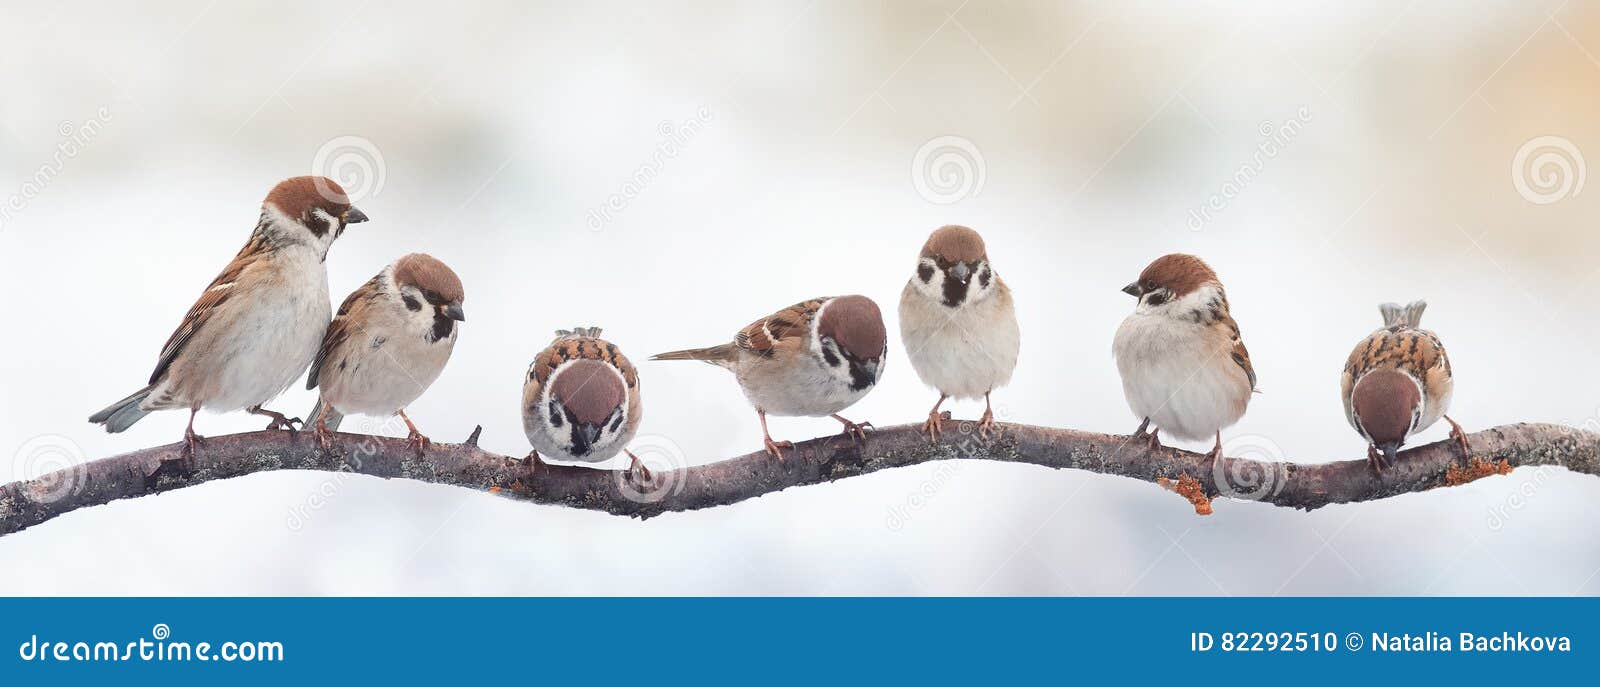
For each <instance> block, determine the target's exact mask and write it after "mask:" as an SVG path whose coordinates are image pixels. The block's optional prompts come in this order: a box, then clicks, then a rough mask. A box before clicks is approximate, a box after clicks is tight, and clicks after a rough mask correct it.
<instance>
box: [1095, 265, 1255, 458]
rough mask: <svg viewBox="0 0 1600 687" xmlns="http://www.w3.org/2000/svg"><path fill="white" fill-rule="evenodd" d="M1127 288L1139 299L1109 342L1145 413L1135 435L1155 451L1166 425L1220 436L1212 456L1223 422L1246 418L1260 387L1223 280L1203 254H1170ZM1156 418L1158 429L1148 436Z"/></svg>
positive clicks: (1131, 396) (1125, 384) (1139, 411)
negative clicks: (1254, 394)
mask: <svg viewBox="0 0 1600 687" xmlns="http://www.w3.org/2000/svg"><path fill="white" fill-rule="evenodd" d="M1122 291H1123V293H1126V294H1128V295H1130V296H1133V297H1134V298H1137V299H1139V304H1138V305H1137V306H1136V307H1135V308H1134V311H1133V314H1131V315H1129V316H1128V317H1127V319H1125V320H1123V321H1122V326H1120V327H1118V328H1117V335H1116V338H1115V340H1114V341H1113V343H1112V353H1113V354H1114V355H1115V356H1116V359H1117V372H1118V373H1120V374H1121V376H1122V393H1123V395H1125V396H1126V397H1127V399H1128V407H1129V408H1131V409H1133V413H1134V415H1136V416H1138V417H1140V418H1142V422H1141V423H1140V424H1139V429H1138V430H1136V431H1135V432H1134V438H1143V439H1146V440H1147V441H1148V442H1149V445H1150V447H1151V448H1152V449H1154V448H1159V447H1160V446H1161V441H1160V438H1159V435H1158V433H1159V432H1160V431H1162V430H1166V432H1167V433H1168V434H1171V435H1172V436H1175V437H1178V438H1179V439H1186V440H1190V441H1198V440H1203V439H1209V438H1211V437H1212V436H1213V435H1215V436H1216V442H1217V443H1216V446H1215V447H1214V448H1212V449H1211V452H1210V454H1209V458H1210V460H1212V461H1215V460H1216V459H1217V458H1219V457H1220V456H1221V455H1222V428H1223V427H1227V426H1229V425H1232V424H1233V423H1235V422H1238V421H1239V418H1240V417H1243V416H1244V411H1245V407H1246V406H1247V405H1249V403H1250V395H1251V394H1252V393H1254V392H1255V389H1256V372H1255V368H1253V367H1251V365H1250V352H1249V351H1247V350H1245V347H1244V342H1243V341H1241V340H1240V338H1239V325H1238V324H1237V323H1235V322H1234V321H1233V316H1232V315H1230V314H1229V313H1228V296H1227V294H1225V293H1223V290H1222V282H1221V281H1219V280H1218V279H1217V273H1216V272H1213V271H1212V270H1211V267H1210V266H1208V265H1206V263H1205V262H1204V261H1202V260H1200V258H1197V257H1195V256H1193V255H1182V254H1173V255H1166V256H1162V257H1160V258H1157V259H1156V260H1155V262H1152V263H1150V265H1149V266H1148V267H1146V268H1144V272H1142V273H1141V274H1140V275H1139V279H1138V280H1137V281H1134V282H1133V283H1132V284H1129V285H1127V286H1125V287H1123V288H1122ZM1151 423H1154V424H1155V427H1156V428H1155V429H1152V430H1150V432H1149V433H1148V434H1146V433H1145V429H1146V428H1148V427H1149V426H1150V425H1151Z"/></svg>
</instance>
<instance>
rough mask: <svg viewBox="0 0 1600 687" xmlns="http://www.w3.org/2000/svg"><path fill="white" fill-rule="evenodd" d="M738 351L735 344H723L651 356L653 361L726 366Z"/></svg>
mask: <svg viewBox="0 0 1600 687" xmlns="http://www.w3.org/2000/svg"><path fill="white" fill-rule="evenodd" d="M737 351H738V349H737V348H735V347H734V345H733V344H722V345H720V346H712V347H710V348H691V349H688V350H683V351H669V352H667V353H658V354H656V355H653V356H650V359H651V360H699V361H702V362H707V363H711V364H712V365H725V364H727V363H730V362H733V359H734V355H735V354H736V353H737Z"/></svg>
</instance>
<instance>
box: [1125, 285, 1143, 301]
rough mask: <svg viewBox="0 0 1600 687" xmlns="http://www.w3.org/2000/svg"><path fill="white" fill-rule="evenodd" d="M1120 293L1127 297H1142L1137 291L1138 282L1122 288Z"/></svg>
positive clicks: (1141, 293) (1139, 291) (1138, 290)
mask: <svg viewBox="0 0 1600 687" xmlns="http://www.w3.org/2000/svg"><path fill="white" fill-rule="evenodd" d="M1122 292H1123V293H1125V294H1128V295H1129V296H1133V297H1134V298H1138V297H1140V296H1143V295H1144V293H1143V292H1142V291H1141V290H1140V289H1139V282H1134V283H1132V284H1129V285H1127V286H1124V287H1122Z"/></svg>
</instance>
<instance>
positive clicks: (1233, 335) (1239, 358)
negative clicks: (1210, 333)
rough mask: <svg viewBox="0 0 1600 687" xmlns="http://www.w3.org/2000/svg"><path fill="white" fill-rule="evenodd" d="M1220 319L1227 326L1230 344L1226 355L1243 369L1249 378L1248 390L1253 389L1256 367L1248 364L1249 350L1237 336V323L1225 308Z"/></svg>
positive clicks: (1254, 386)
mask: <svg viewBox="0 0 1600 687" xmlns="http://www.w3.org/2000/svg"><path fill="white" fill-rule="evenodd" d="M1221 321H1222V325H1223V326H1225V327H1227V332H1228V335H1229V343H1230V344H1231V346H1232V348H1231V349H1229V351H1228V355H1229V356H1231V357H1232V358H1233V362H1234V363H1235V364H1237V365H1238V366H1239V367H1240V368H1242V369H1243V370H1244V374H1245V376H1246V377H1248V378H1249V379H1250V390H1251V391H1255V389H1256V368H1255V367H1254V366H1253V365H1251V364H1250V350H1249V349H1247V348H1245V347H1244V339H1243V338H1241V337H1240V336H1239V323H1238V322H1235V321H1234V320H1233V315H1232V314H1230V313H1228V312H1227V311H1226V310H1224V311H1223V312H1222V320H1221Z"/></svg>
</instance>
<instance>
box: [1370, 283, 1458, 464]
mask: <svg viewBox="0 0 1600 687" xmlns="http://www.w3.org/2000/svg"><path fill="white" fill-rule="evenodd" d="M1427 307H1428V304H1427V303H1425V302H1423V301H1415V302H1412V303H1411V304H1409V305H1406V306H1404V307H1401V306H1400V305H1397V304H1395V303H1384V304H1382V305H1380V306H1378V311H1379V312H1381V313H1382V314H1383V328H1381V329H1379V330H1378V331H1375V332H1373V333H1372V334H1371V335H1369V336H1368V337H1367V338H1365V339H1362V341H1361V343H1359V344H1356V348H1355V350H1354V351H1351V352H1350V359H1349V360H1348V361H1347V362H1345V364H1344V376H1343V380H1342V383H1341V385H1340V396H1341V397H1342V398H1343V399H1344V415H1345V419H1347V420H1349V421H1350V426H1351V427H1354V428H1355V430H1356V431H1357V432H1359V433H1360V434H1361V436H1362V438H1364V439H1366V440H1367V462H1369V463H1371V464H1372V469H1373V470H1374V471H1376V472H1378V473H1380V474H1381V473H1382V472H1383V470H1384V469H1385V468H1387V467H1389V466H1390V465H1392V464H1393V463H1394V458H1395V453H1396V452H1398V451H1399V450H1400V447H1401V446H1404V445H1405V443H1406V439H1407V438H1409V437H1410V436H1411V435H1413V434H1416V433H1417V432H1421V431H1422V430H1425V429H1427V428H1428V427H1429V426H1431V425H1433V423H1435V422H1438V421H1439V418H1441V417H1442V418H1444V421H1445V422H1448V423H1450V438H1452V439H1455V440H1456V442H1457V443H1458V444H1459V445H1460V447H1461V452H1462V454H1463V455H1469V454H1470V453H1471V448H1472V447H1471V446H1470V445H1469V444H1468V443H1467V435H1466V432H1463V431H1462V430H1461V425H1458V424H1456V421H1455V420H1452V419H1450V416H1448V415H1445V413H1446V412H1449V410H1450V396H1451V394H1452V393H1454V391H1455V379H1454V378H1453V377H1452V376H1451V373H1450V358H1449V357H1448V356H1446V355H1445V352H1444V344H1443V343H1442V342H1440V341H1439V337H1438V336H1437V335H1435V334H1434V333H1433V332H1430V331H1428V330H1426V329H1422V328H1421V324H1422V311H1423V309H1425V308H1427Z"/></svg>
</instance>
